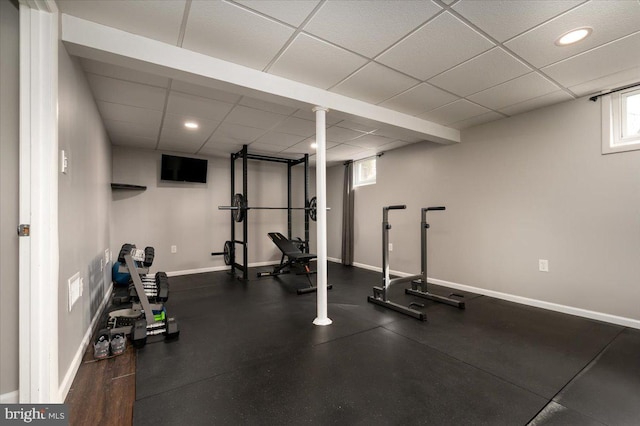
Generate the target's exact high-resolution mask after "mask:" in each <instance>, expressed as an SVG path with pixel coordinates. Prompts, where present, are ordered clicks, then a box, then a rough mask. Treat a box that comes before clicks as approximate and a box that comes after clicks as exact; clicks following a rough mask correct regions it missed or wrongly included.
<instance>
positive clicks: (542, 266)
mask: <svg viewBox="0 0 640 426" xmlns="http://www.w3.org/2000/svg"><path fill="white" fill-rule="evenodd" d="M538 270H539V271H540V272H549V261H548V260H547V259H538Z"/></svg>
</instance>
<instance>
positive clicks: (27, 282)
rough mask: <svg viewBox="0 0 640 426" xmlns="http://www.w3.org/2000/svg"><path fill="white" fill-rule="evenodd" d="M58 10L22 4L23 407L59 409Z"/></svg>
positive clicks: (41, 0)
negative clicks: (47, 405)
mask: <svg viewBox="0 0 640 426" xmlns="http://www.w3.org/2000/svg"><path fill="white" fill-rule="evenodd" d="M58 43H59V41H58V9H57V6H56V4H55V2H54V1H53V0H21V1H20V205H19V221H20V223H21V224H29V225H30V233H29V236H23V237H20V239H19V259H20V260H19V286H20V291H19V311H20V314H19V342H20V343H19V364H20V365H19V401H20V402H21V403H58V402H62V401H60V392H59V383H58V381H59V379H58V268H59V252H58V250H59V249H58V173H57V163H58V161H57V159H58V117H57V109H58Z"/></svg>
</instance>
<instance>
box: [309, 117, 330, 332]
mask: <svg viewBox="0 0 640 426" xmlns="http://www.w3.org/2000/svg"><path fill="white" fill-rule="evenodd" d="M327 111H328V109H327V108H323V107H319V106H317V107H315V108H313V112H315V113H316V144H317V145H318V146H317V147H316V200H317V209H316V219H317V220H316V232H317V240H318V247H317V252H318V283H317V287H318V290H317V296H318V313H317V317H316V319H315V320H313V323H314V324H315V325H329V324H331V322H332V321H331V320H330V319H329V317H328V316H327V125H326V114H327Z"/></svg>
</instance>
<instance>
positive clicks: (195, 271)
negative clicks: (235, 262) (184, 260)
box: [166, 265, 231, 277]
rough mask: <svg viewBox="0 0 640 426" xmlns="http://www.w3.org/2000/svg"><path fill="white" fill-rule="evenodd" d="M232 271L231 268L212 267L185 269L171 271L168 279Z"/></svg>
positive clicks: (225, 266) (168, 273)
mask: <svg viewBox="0 0 640 426" xmlns="http://www.w3.org/2000/svg"><path fill="white" fill-rule="evenodd" d="M229 269H231V266H227V265H224V266H211V267H209V268H198V269H185V270H182V271H171V272H167V273H166V274H167V276H168V277H177V276H180V275H191V274H202V273H204V272H218V271H228V270H229Z"/></svg>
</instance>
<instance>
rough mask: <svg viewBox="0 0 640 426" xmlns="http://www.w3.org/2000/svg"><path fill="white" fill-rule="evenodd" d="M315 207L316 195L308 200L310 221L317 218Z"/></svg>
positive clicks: (316, 207)
mask: <svg viewBox="0 0 640 426" xmlns="http://www.w3.org/2000/svg"><path fill="white" fill-rule="evenodd" d="M317 209H318V200H317V199H316V197H313V198H312V199H311V200H310V201H309V218H310V219H311V220H312V221H314V222H315V221H316V219H317V218H318V216H317V212H318V211H317Z"/></svg>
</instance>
